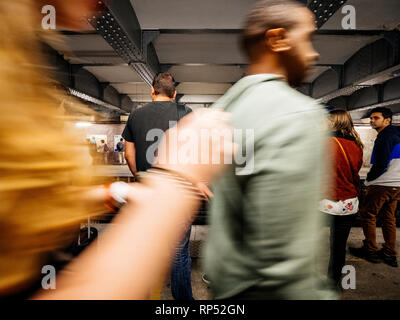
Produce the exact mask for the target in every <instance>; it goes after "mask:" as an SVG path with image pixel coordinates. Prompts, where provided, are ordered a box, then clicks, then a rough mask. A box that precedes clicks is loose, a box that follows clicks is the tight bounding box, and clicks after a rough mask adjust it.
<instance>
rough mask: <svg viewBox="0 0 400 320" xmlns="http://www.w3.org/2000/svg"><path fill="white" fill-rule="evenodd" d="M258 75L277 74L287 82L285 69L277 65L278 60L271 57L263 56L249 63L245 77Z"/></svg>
mask: <svg viewBox="0 0 400 320" xmlns="http://www.w3.org/2000/svg"><path fill="white" fill-rule="evenodd" d="M260 73H271V74H278V75H281V76H283V77H284V78H285V79H286V80H287V72H286V69H285V68H284V67H283V66H282V65H281V64H280V63H279V61H278V58H277V57H275V56H273V55H264V56H262V57H260V58H259V59H258V60H257V61H254V62H250V65H249V67H248V69H247V75H254V74H260Z"/></svg>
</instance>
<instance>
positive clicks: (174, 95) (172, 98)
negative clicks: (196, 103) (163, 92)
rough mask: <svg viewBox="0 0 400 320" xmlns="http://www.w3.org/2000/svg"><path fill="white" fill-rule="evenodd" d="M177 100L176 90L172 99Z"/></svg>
mask: <svg viewBox="0 0 400 320" xmlns="http://www.w3.org/2000/svg"><path fill="white" fill-rule="evenodd" d="M175 98H176V90H175V91H174V96H173V97H172V99H174V100H175Z"/></svg>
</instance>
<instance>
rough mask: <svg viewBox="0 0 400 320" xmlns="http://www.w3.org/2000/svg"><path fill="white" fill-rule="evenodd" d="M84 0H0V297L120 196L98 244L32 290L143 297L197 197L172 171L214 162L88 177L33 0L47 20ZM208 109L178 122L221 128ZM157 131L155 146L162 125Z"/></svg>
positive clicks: (65, 295) (195, 177)
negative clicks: (130, 177)
mask: <svg viewBox="0 0 400 320" xmlns="http://www.w3.org/2000/svg"><path fill="white" fill-rule="evenodd" d="M94 3H97V1H93V0H70V1H61V0H57V1H56V0H46V1H34V0H13V1H0V30H1V34H2V37H1V38H0V82H1V84H0V114H1V116H0V203H1V206H0V297H4V296H8V297H10V296H19V297H29V296H30V295H31V294H32V293H33V292H34V291H35V290H37V289H38V288H40V286H39V287H38V286H36V285H37V284H38V283H39V284H40V280H41V278H42V277H43V276H44V275H43V274H42V273H41V272H42V267H43V266H44V265H46V264H47V262H48V256H49V252H51V251H52V250H54V249H56V248H60V247H62V246H64V245H65V244H67V243H68V242H69V241H70V240H71V239H72V238H73V237H74V236H76V233H75V230H76V229H77V228H78V229H79V226H80V223H81V222H82V221H85V220H86V219H87V218H88V217H90V216H93V215H99V214H101V213H103V212H104V211H106V209H105V204H109V205H116V204H118V205H122V204H125V206H124V207H123V208H122V209H121V211H120V212H119V214H118V216H117V217H116V219H115V228H112V230H106V231H105V232H104V235H103V236H102V237H103V239H102V243H103V250H102V252H101V253H98V252H97V250H96V249H97V248H93V247H92V246H89V248H88V249H87V250H85V251H84V252H83V253H82V254H81V255H80V256H78V257H77V258H76V259H75V260H74V261H73V262H72V263H71V264H70V265H68V266H67V270H68V271H69V272H62V273H61V275H60V276H59V277H58V276H57V289H56V290H51V292H50V291H42V292H37V293H36V295H34V298H38V299H129V298H130V299H143V298H146V297H148V295H149V293H150V292H151V290H152V289H153V288H154V287H155V286H156V285H157V284H158V283H159V281H160V279H162V278H163V276H164V274H165V272H166V269H167V268H168V266H169V264H170V261H171V257H172V255H173V248H174V247H175V243H176V242H178V241H179V238H180V237H181V236H182V235H183V231H184V230H183V229H182V230H180V229H179V228H176V226H177V225H180V224H185V223H186V222H187V221H190V219H191V218H192V216H193V212H195V208H196V207H197V206H198V205H199V204H200V201H199V200H198V199H196V198H194V197H182V187H181V186H180V184H179V181H182V180H184V181H187V182H188V183H189V184H191V183H193V184H194V183H195V182H196V181H200V180H210V181H211V180H212V179H213V178H214V177H215V176H216V174H217V173H218V172H219V171H220V170H221V169H222V167H223V166H222V165H214V166H213V167H211V165H204V166H198V165H195V164H192V163H186V164H182V163H176V164H169V163H165V164H163V165H161V164H160V165H159V168H158V169H157V170H155V172H153V173H152V174H149V175H148V176H147V177H146V178H145V179H144V184H143V185H137V186H135V187H134V186H130V185H128V184H124V183H119V184H118V183H116V184H114V183H113V184H111V185H108V186H106V187H104V186H98V187H96V186H91V174H90V172H91V170H90V163H91V160H90V156H89V152H88V147H87V145H85V144H84V143H83V142H82V140H81V139H80V138H78V137H74V135H73V134H72V133H71V132H68V130H67V129H66V128H65V116H64V114H63V112H62V110H61V108H60V107H59V106H60V103H61V100H63V99H64V98H65V95H63V94H62V93H61V92H58V91H56V90H55V89H54V88H55V86H54V83H53V82H52V81H51V80H50V79H49V78H48V77H47V76H46V72H44V70H46V63H45V59H44V58H43V56H42V53H41V50H40V41H39V40H40V38H39V34H40V33H41V32H43V30H40V22H41V18H42V16H41V15H40V13H41V6H42V5H45V4H53V5H57V6H56V8H57V21H65V22H67V23H68V25H69V26H72V27H73V28H74V29H76V28H78V29H79V27H81V26H82V22H81V20H82V19H81V16H84V15H85V13H90V12H91V10H92V9H93V7H94ZM78 9H79V10H78ZM80 9H82V10H80ZM43 67H45V68H43ZM81 109H83V108H81ZM211 113H212V114H213V115H216V117H215V116H212V115H211ZM217 113H218V112H211V110H205V113H203V116H202V115H201V112H200V113H199V116H198V117H194V116H191V117H187V119H185V121H183V122H182V124H180V125H179V124H178V125H179V126H183V127H185V126H190V128H191V129H193V130H194V132H195V133H199V132H200V130H201V129H202V128H206V129H207V128H209V129H211V128H221V129H225V128H228V127H227V126H226V125H225V115H223V114H222V112H219V113H218V114H217ZM174 130H177V129H176V128H175V129H174ZM211 138H212V137H210V139H211ZM163 141H164V142H162V143H161V145H160V146H161V147H162V146H163V143H164V144H167V143H168V134H167V135H166V138H165V139H164V140H163ZM212 141H214V138H212V140H210V143H211V144H212V143H213V142H212ZM171 145H173V144H172V143H171ZM173 146H175V145H173ZM207 147H208V145H207ZM175 148H179V145H178V146H175ZM168 152H178V150H177V149H174V148H173V147H172V148H169V149H168ZM206 152H208V151H206ZM224 152H231V150H228V149H225V150H221V155H222V156H223V153H224ZM166 173H168V174H166ZM189 177H190V178H189ZM177 181H178V182H177ZM155 194H156V195H157V199H158V201H157V202H154V196H155ZM166 211H167V213H168V214H166ZM133 213H134V214H133Z"/></svg>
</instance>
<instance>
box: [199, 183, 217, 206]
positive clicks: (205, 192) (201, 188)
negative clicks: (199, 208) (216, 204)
mask: <svg viewBox="0 0 400 320" xmlns="http://www.w3.org/2000/svg"><path fill="white" fill-rule="evenodd" d="M196 187H197V189H199V192H200V193H201V194H202V196H203V197H204V198H205V199H206V200H207V201H208V200H209V199H210V198H214V194H213V193H212V192H211V190H210V189H209V188H208V186H207V185H206V184H205V183H204V182H198V183H197V184H196Z"/></svg>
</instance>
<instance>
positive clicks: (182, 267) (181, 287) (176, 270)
mask: <svg viewBox="0 0 400 320" xmlns="http://www.w3.org/2000/svg"><path fill="white" fill-rule="evenodd" d="M190 231H191V226H190V227H189V230H188V231H187V232H186V234H185V236H184V238H183V239H182V241H181V243H180V244H179V246H178V248H177V252H176V254H175V259H174V261H173V263H172V267H171V292H172V296H173V297H174V299H175V300H194V299H193V296H192V283H191V281H190V274H191V259H190V254H189V240H190Z"/></svg>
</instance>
